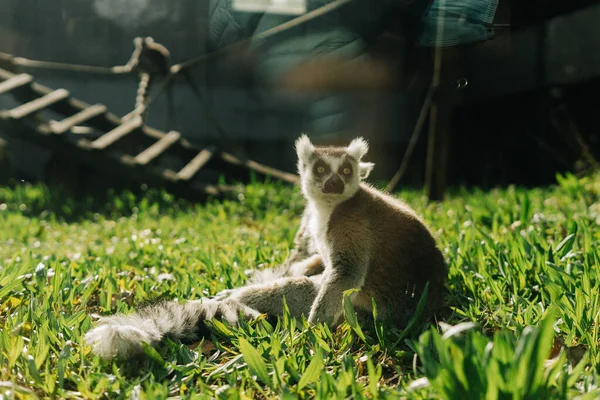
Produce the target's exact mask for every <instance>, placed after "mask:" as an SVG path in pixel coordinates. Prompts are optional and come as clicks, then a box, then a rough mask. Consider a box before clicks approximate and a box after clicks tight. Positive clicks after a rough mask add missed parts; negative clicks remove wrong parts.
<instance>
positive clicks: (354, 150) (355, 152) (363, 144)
mask: <svg viewBox="0 0 600 400" xmlns="http://www.w3.org/2000/svg"><path fill="white" fill-rule="evenodd" d="M368 151H369V145H368V143H367V141H366V140H365V139H363V138H362V137H357V138H356V139H354V140H353V141H351V142H350V144H349V145H348V147H346V154H348V155H349V156H351V157H352V158H354V159H355V160H357V161H360V159H361V158H362V157H363V156H364V155H365V154H367V152H368Z"/></svg>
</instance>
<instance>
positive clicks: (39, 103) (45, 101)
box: [8, 89, 69, 119]
mask: <svg viewBox="0 0 600 400" xmlns="http://www.w3.org/2000/svg"><path fill="white" fill-rule="evenodd" d="M67 97H69V92H68V91H67V90H65V89H57V90H55V91H53V92H50V93H48V94H47V95H45V96H42V97H40V98H37V99H35V100H32V101H30V102H29V103H25V104H22V105H20V106H18V107H15V108H13V109H12V110H10V111H8V116H9V117H11V118H13V119H21V118H23V117H26V116H28V115H30V114H33V113H34V112H37V111H40V110H42V109H44V108H46V107H48V106H50V105H52V104H54V103H58V102H59V101H61V100H64V99H66V98H67Z"/></svg>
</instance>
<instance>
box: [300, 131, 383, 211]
mask: <svg viewBox="0 0 600 400" xmlns="http://www.w3.org/2000/svg"><path fill="white" fill-rule="evenodd" d="M368 149H369V147H368V145H367V142H366V141H365V140H364V139H363V138H356V139H354V140H353V141H352V142H351V143H350V145H348V147H315V146H313V144H312V143H311V142H310V140H309V139H308V137H307V136H306V135H302V136H301V137H300V138H299V139H298V140H297V141H296V152H297V153H298V172H299V173H300V179H301V182H302V191H303V192H304V194H305V195H306V196H307V197H308V198H310V199H313V200H315V201H321V202H325V203H328V204H330V205H335V204H338V203H340V202H342V201H344V200H346V199H349V198H350V197H352V196H353V195H354V194H355V193H356V191H357V190H358V187H359V184H360V181H361V180H363V179H365V178H366V177H367V176H368V175H369V173H370V172H371V170H372V169H373V166H374V164H373V163H367V162H361V158H362V157H363V156H364V155H365V154H366V153H367V151H368Z"/></svg>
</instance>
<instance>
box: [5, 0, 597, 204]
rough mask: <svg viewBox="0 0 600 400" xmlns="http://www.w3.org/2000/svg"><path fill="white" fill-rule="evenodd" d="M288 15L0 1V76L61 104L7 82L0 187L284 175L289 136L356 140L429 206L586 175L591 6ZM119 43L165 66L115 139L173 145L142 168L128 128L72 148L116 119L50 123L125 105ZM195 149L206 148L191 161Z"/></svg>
mask: <svg viewBox="0 0 600 400" xmlns="http://www.w3.org/2000/svg"><path fill="white" fill-rule="evenodd" d="M267 2H268V1H267ZM242 3H243V2H242ZM250 3H252V2H251V1H250ZM255 3H257V4H258V5H259V6H260V4H262V3H265V1H262V2H261V1H258V0H257V1H256V2H255ZM283 3H285V2H283ZM303 4H304V6H305V8H306V12H307V13H308V14H306V13H296V14H294V13H292V14H286V13H282V12H281V11H280V12H265V11H264V10H262V11H261V10H260V7H259V8H258V10H254V11H240V10H239V9H238V8H237V6H236V4H234V3H232V0H210V1H209V0H170V1H163V0H89V1H85V2H82V1H76V0H56V1H47V0H2V6H1V7H0V52H2V57H0V68H2V69H3V70H5V71H8V73H9V74H8V75H7V74H4V75H3V76H0V78H2V80H3V81H9V80H10V79H11V78H14V77H15V76H17V75H18V74H29V75H31V76H32V77H33V81H35V82H37V83H39V84H41V85H44V86H45V87H47V88H50V89H51V90H55V89H59V88H64V89H66V90H68V94H69V96H70V97H68V98H61V99H58V100H56V99H54V100H52V101H54V103H52V104H51V105H50V106H51V107H50V106H49V107H50V108H52V107H55V106H56V109H55V108H52V110H51V112H50V113H47V112H46V111H47V110H46V109H41V111H40V110H35V112H27V111H31V109H32V106H30V107H29V108H30V110H27V109H26V110H25V112H23V109H22V108H21V109H20V110H18V111H17V112H14V111H13V112H11V110H15V109H17V108H18V107H20V106H22V105H23V104H28V103H31V102H32V101H34V100H35V99H36V98H39V97H40V96H41V95H42V94H43V93H41V92H39V90H37V89H35V88H34V89H33V90H32V89H31V88H30V87H29V86H27V88H26V90H28V91H29V92H26V91H23V92H22V93H21V95H19V92H18V90H21V89H23V88H22V87H21V86H19V87H21V89H19V88H17V89H12V88H11V87H12V86H11V85H12V84H5V87H4V89H5V90H4V93H2V90H1V88H2V86H1V83H0V110H4V114H0V115H3V117H2V118H0V182H3V183H8V182H11V181H17V182H18V181H21V180H25V181H30V180H43V181H46V182H49V183H51V184H60V185H65V186H71V188H74V189H75V190H79V189H80V188H79V186H81V185H82V184H81V182H82V180H83V181H89V180H92V181H93V183H94V185H96V186H99V187H101V188H106V187H112V186H116V185H121V184H125V185H127V184H139V183H140V180H145V179H151V178H152V179H154V182H155V183H156V184H161V182H162V181H161V179H162V178H165V177H166V178H169V177H170V178H169V179H171V178H173V177H174V178H173V179H171V181H177V182H180V183H181V184H182V185H185V184H187V183H188V182H191V180H190V179H191V176H193V178H194V179H197V180H199V181H202V182H205V181H206V182H209V183H210V182H214V181H215V179H217V178H216V177H217V176H218V175H220V174H221V173H224V174H225V175H226V176H227V170H226V169H221V167H219V165H212V164H210V163H208V162H207V161H208V160H207V159H209V158H210V155H211V154H216V153H215V152H216V151H217V150H215V149H219V150H218V151H226V152H230V153H231V154H233V155H234V156H235V157H237V159H238V160H242V162H243V163H246V164H247V160H253V161H256V162H258V163H260V164H261V165H265V166H269V167H272V168H276V169H277V170H281V171H285V172H290V173H294V172H295V163H296V159H295V154H294V150H293V141H294V140H295V139H296V138H297V137H298V136H299V134H300V133H303V132H305V133H307V134H309V135H310V136H311V138H312V139H313V140H314V142H315V143H317V144H344V143H347V142H348V141H349V140H350V139H352V138H353V137H355V136H357V135H361V136H364V137H365V138H367V139H368V140H369V142H370V143H371V152H370V154H369V156H368V158H369V159H370V160H372V161H375V162H376V164H377V166H376V168H375V170H374V173H373V178H374V179H376V180H381V181H385V182H389V181H390V180H392V181H393V184H392V185H391V186H390V188H392V187H394V188H399V187H402V186H417V187H421V186H423V185H425V186H426V187H427V190H428V194H429V195H430V197H431V198H441V197H442V196H443V193H444V191H445V189H446V188H447V187H448V186H451V185H477V186H482V187H493V186H499V185H507V184H519V185H541V184H548V183H551V182H554V180H555V174H556V173H557V172H565V171H571V172H573V173H584V172H585V171H587V170H589V169H591V168H595V167H596V160H597V159H598V157H599V156H600V137H599V135H600V119H599V118H598V115H600V100H599V96H598V92H599V89H600V84H599V83H600V79H599V78H600V28H599V27H598V24H597V21H598V20H600V4H599V3H598V2H597V1H591V0H572V1H569V2H565V1H560V0H531V1H517V0H462V1H461V0H456V1H452V2H450V1H447V2H446V1H445V0H435V1H430V0H413V1H408V0H379V1H376V2H375V1H373V0H347V1H337V2H336V1H327V0H306V2H303ZM328 6H329V7H330V8H329V9H328V10H325V9H324V8H323V7H325V8H327V7H328ZM309 15H310V18H307V19H306V21H303V22H302V23H297V24H295V25H293V26H291V27H287V28H286V29H282V30H281V31H279V32H275V31H277V29H278V28H277V27H279V26H281V25H282V24H285V23H289V22H290V21H294V19H295V18H297V17H298V16H300V17H302V16H305V17H306V16H309ZM274 30H275V31H274ZM265 34H266V35H265ZM261 35H263V36H261ZM136 37H152V39H153V42H154V43H159V44H160V45H162V46H161V48H162V49H164V50H167V51H168V53H169V54H168V56H169V57H168V60H167V61H168V65H167V69H166V70H165V71H168V72H165V71H161V70H160V69H159V70H157V71H158V72H157V71H154V70H153V71H150V72H148V77H149V79H150V82H151V83H150V86H149V88H150V91H149V93H151V94H150V96H149V97H150V99H151V100H150V104H148V107H147V109H145V111H144V113H142V114H140V115H141V116H143V118H144V119H143V122H144V124H145V126H148V127H151V129H152V131H147V130H144V129H145V128H144V129H141V128H139V126H134V127H133V128H131V129H129V131H131V130H139V131H140V132H141V134H140V136H139V137H142V136H144V135H145V136H144V137H146V136H148V135H150V137H152V138H153V140H158V141H159V140H161V138H162V137H163V136H164V134H165V133H168V132H172V131H176V132H178V133H179V134H180V136H170V138H171V139H173V140H179V141H181V140H183V142H181V143H179V142H177V145H181V146H182V148H184V149H187V150H185V151H183V150H182V151H175V150H173V149H174V148H173V149H171V150H170V151H173V152H172V154H170V155H167V154H166V153H167V151H166V146H167V144H168V145H169V146H171V144H170V143H167V142H168V141H169V140H171V139H164V140H163V141H162V142H161V143H164V144H165V145H164V146H163V147H162V148H161V149H160V150H161V152H160V154H159V155H160V157H157V158H156V160H154V159H152V165H154V166H155V167H156V168H158V169H156V168H155V169H154V170H148V171H150V172H148V173H146V169H144V168H145V166H146V164H144V163H143V162H140V161H139V158H138V159H137V164H135V162H131V159H132V157H135V156H136V154H137V155H139V154H141V153H142V152H143V151H144V150H145V149H147V148H148V147H149V146H150V145H151V144H152V143H153V142H151V141H149V139H147V138H146V139H139V137H138V136H135V135H130V134H129V131H127V132H125V133H123V132H124V131H121V132H118V134H117V135H116V136H118V139H114V138H113V139H114V140H113V141H112V142H110V143H109V144H108V145H107V144H106V143H107V142H106V141H104V142H103V145H101V144H99V143H98V142H96V143H95V145H92V146H91V148H92V150H90V146H87V148H85V149H84V147H86V145H85V143H87V144H88V145H89V143H90V142H93V141H96V140H97V139H98V138H100V137H101V136H102V135H103V134H105V133H106V132H112V131H111V130H112V129H115V128H116V127H118V126H119V124H120V123H121V122H124V121H125V120H122V121H119V120H115V119H114V118H113V120H111V121H112V122H111V123H112V124H113V125H110V126H109V127H105V128H102V126H103V125H102V124H101V123H99V122H98V121H96V120H94V121H95V122H98V123H91V122H90V123H88V122H89V121H87V120H86V121H80V122H81V123H79V124H74V123H73V124H71V125H72V126H69V129H66V130H65V131H64V132H61V134H57V130H56V129H54V131H53V128H52V126H55V125H56V124H55V122H53V121H61V120H63V121H64V119H65V118H68V117H69V116H73V115H74V114H76V113H77V112H79V111H81V110H83V109H85V107H83V108H82V107H79V108H77V107H75V106H74V108H73V107H72V108H73V109H69V107H71V106H72V103H71V102H72V100H71V98H76V99H78V100H81V101H83V102H85V103H86V104H87V105H94V104H100V105H104V106H106V110H108V111H110V112H111V113H112V114H114V115H116V116H118V117H119V118H120V117H122V116H125V115H127V114H128V113H131V112H132V111H133V110H134V109H135V104H136V95H137V94H136V93H137V91H138V89H139V82H140V79H141V76H142V73H146V72H147V71H146V70H140V69H139V68H137V69H136V68H135V67H136V66H137V67H139V65H141V64H137V65H134V68H133V69H129V70H127V69H122V68H121V69H119V68H112V67H119V66H121V67H122V66H124V65H126V64H127V62H128V61H129V60H130V59H131V57H132V52H133V50H134V38H136ZM207 54H210V56H208V57H203V55H207ZM159 56H160V54H159ZM31 60H39V61H43V62H42V63H35V62H32V61H31ZM161 60H162V59H160V57H159V60H158V61H157V62H158V63H160V62H162V61H164V60H162V61H161ZM190 60H192V61H191V62H188V61H190ZM167 61H165V62H167ZM53 63H58V64H53ZM77 65H85V66H95V67H103V68H99V69H98V70H92V69H89V70H85V69H78V68H77V67H76V66H77ZM153 65H156V63H155V64H153ZM171 65H178V68H177V69H173V68H171V69H170V70H169V69H168V67H169V66H171ZM11 74H12V75H11ZM167 76H168V78H166V77H167ZM12 82H13V83H14V82H16V81H12ZM157 82H158V83H157ZM29 84H30V83H27V85H29ZM19 85H21V83H20V84H19ZM161 85H162V86H161ZM152 90H154V92H153V91H152ZM152 93H154V94H152ZM36 96H37V97H36ZM60 102H65V104H66V103H68V104H67V105H68V106H69V107H67V106H64V107H62V108H61V107H59V106H60V104H61V103H60ZM38 105H39V104H38ZM33 108H36V107H35V104H34V106H33ZM57 110H58V111H57ZM42 111H43V112H42ZM57 113H59V114H60V115H57ZM23 114H27V116H26V117H21V115H23ZM94 118H97V117H94ZM108 119H109V120H110V118H108ZM90 121H91V119H90ZM115 121H116V122H115ZM71 122H73V120H71ZM53 124H54V125H53ZM67 125H69V124H67ZM105 125H106V124H105ZM63 126H66V125H64V124H63ZM48 127H50V128H48ZM84 128H85V129H84ZM126 130H127V129H126ZM49 131H53V132H54V135H52V134H50V135H48V132H49ZM157 132H158V133H157ZM138 133H139V132H138ZM119 135H121V136H119ZM113 136H115V135H113ZM125 136H127V137H128V139H127V140H124V139H123V138H124V137H125ZM81 139H86V140H87V141H81ZM138 139H139V140H138ZM82 149H83V150H82ZM156 149H158V148H156ZM202 149H211V150H207V151H206V152H204V153H202V154H203V155H201V154H200V153H198V157H194V154H196V153H197V152H199V151H200V150H202ZM113 150H114V154H112V153H111V154H112V155H111V154H109V153H103V151H107V152H110V151H113ZM86 151H87V153H86ZM157 151H158V150H157ZM87 154H90V156H89V157H88V156H87ZM105 154H106V156H105ZM115 154H118V155H119V156H118V157H116V156H115ZM147 154H148V153H146V156H147ZM128 157H129V158H128ZM185 157H188V158H185ZM142 158H143V157H142ZM213 158H214V157H213ZM190 159H192V160H195V161H194V163H192V165H190V162H191V161H190ZM222 159H226V157H225V158H223V157H222ZM134 161H135V159H134ZM145 161H146V162H147V163H148V166H149V165H150V161H149V159H148V158H146V160H145ZM205 163H206V165H207V166H206V167H204V164H205ZM133 164H135V168H132V165H133ZM247 165H248V164H247ZM185 168H187V170H185V171H184V169H185ZM194 168H196V169H195V170H194ZM203 168H204V169H203ZM134 169H135V170H136V171H138V172H139V171H142V172H143V173H141V174H135V173H133V172H131V171H133V170H134ZM165 171H166V172H165ZM173 171H174V172H173ZM203 174H204V175H203ZM242 175H243V174H242ZM90 176H94V177H95V178H93V179H92V178H90ZM186 178H187V179H186Z"/></svg>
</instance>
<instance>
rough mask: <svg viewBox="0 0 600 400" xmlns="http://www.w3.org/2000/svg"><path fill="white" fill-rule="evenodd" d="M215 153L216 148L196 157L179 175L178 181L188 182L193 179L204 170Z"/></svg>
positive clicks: (202, 152)
mask: <svg viewBox="0 0 600 400" xmlns="http://www.w3.org/2000/svg"><path fill="white" fill-rule="evenodd" d="M214 152H215V148H214V147H209V148H207V149H204V150H202V151H201V152H200V153H198V154H197V155H196V157H194V158H193V159H192V160H191V161H190V162H189V163H187V165H186V166H185V167H183V168H182V169H181V171H179V172H178V173H177V179H179V180H183V181H188V180H190V179H192V177H193V176H194V175H196V173H197V172H198V171H199V170H200V168H202V167H203V166H204V165H205V164H206V163H207V162H208V161H209V160H210V159H211V157H212V156H213V154H214Z"/></svg>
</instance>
